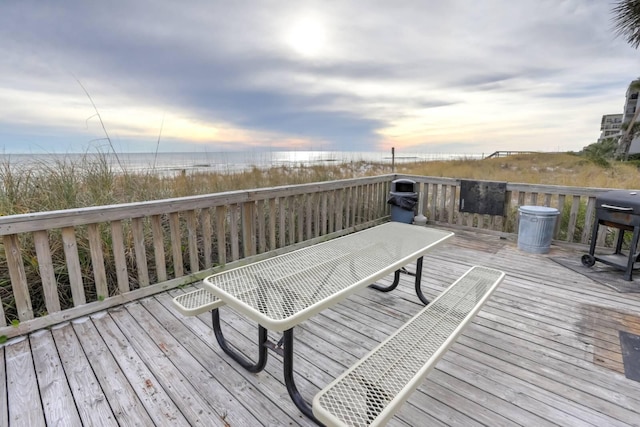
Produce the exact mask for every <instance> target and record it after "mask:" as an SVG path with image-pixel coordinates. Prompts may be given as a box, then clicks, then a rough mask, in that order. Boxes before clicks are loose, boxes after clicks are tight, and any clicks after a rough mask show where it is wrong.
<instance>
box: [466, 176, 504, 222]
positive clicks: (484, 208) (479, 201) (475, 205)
mask: <svg viewBox="0 0 640 427" xmlns="http://www.w3.org/2000/svg"><path fill="white" fill-rule="evenodd" d="M506 192H507V183H506V182H489V181H466V180H462V181H460V212H469V213H477V214H481V215H500V216H504V202H505V197H506Z"/></svg>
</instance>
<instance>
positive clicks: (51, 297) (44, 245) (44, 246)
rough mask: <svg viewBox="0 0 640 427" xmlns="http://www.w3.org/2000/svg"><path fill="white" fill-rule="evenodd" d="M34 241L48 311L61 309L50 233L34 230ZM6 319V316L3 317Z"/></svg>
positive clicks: (52, 311) (55, 311)
mask: <svg viewBox="0 0 640 427" xmlns="http://www.w3.org/2000/svg"><path fill="white" fill-rule="evenodd" d="M33 241H34V244H35V248H36V256H37V257H38V269H39V270H40V278H41V280H42V292H43V293H44V302H45V306H46V307H47V313H49V314H51V313H57V312H58V311H60V298H59V297H58V282H57V281H56V275H55V271H54V270H53V261H52V259H51V247H50V246H49V233H47V231H46V230H38V231H34V232H33ZM3 319H4V318H3Z"/></svg>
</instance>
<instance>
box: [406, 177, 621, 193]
mask: <svg viewBox="0 0 640 427" xmlns="http://www.w3.org/2000/svg"><path fill="white" fill-rule="evenodd" d="M396 178H406V179H411V180H414V181H416V182H429V183H434V184H447V185H453V184H455V185H458V184H460V181H462V179H461V178H444V177H440V176H422V175H404V174H397V175H396ZM394 179H395V178H394ZM473 181H478V182H495V180H483V179H473ZM611 190H620V188H602V187H572V186H565V185H552V184H527V183H519V182H507V191H524V192H527V193H551V194H565V195H576V196H578V195H580V196H588V197H592V196H597V195H598V194H600V193H602V192H603V191H611Z"/></svg>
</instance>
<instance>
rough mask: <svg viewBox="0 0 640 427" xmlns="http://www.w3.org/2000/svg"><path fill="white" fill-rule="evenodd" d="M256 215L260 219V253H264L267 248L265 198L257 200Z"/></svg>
mask: <svg viewBox="0 0 640 427" xmlns="http://www.w3.org/2000/svg"><path fill="white" fill-rule="evenodd" d="M256 216H257V221H258V253H259V254H261V253H264V252H265V251H266V250H267V229H266V223H265V221H266V220H267V217H266V212H265V209H264V200H258V201H257V202H256Z"/></svg>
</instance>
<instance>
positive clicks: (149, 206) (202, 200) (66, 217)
mask: <svg viewBox="0 0 640 427" xmlns="http://www.w3.org/2000/svg"><path fill="white" fill-rule="evenodd" d="M394 176H395V175H378V176H375V177H365V178H352V179H344V180H336V181H326V182H315V183H310V184H296V185H287V186H279V187H269V188H259V189H250V190H237V191H227V192H223V193H214V194H203V195H198V196H187V197H176V198H171V199H163V200H151V201H142V202H132V203H122V204H116V205H106V206H91V207H85V208H77V209H65V210H56V211H47V212H33V213H26V214H17V215H8V216H4V217H0V236H4V235H8V234H16V233H24V232H31V231H38V230H45V229H51V228H62V227H72V226H79V225H86V224H93V223H98V222H108V221H118V220H122V219H126V218H139V217H145V216H150V215H160V214H167V213H173V212H181V211H186V210H192V209H199V208H205V207H213V206H220V205H228V204H234V203H243V202H247V201H251V200H264V199H268V198H272V197H287V196H290V195H296V194H305V193H314V192H319V191H331V190H337V189H342V188H346V187H350V186H354V185H364V184H369V183H371V184H373V183H378V182H385V181H388V180H391V179H393V177H394Z"/></svg>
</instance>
